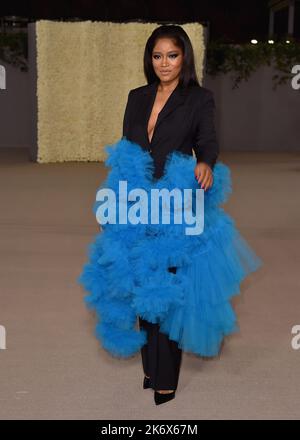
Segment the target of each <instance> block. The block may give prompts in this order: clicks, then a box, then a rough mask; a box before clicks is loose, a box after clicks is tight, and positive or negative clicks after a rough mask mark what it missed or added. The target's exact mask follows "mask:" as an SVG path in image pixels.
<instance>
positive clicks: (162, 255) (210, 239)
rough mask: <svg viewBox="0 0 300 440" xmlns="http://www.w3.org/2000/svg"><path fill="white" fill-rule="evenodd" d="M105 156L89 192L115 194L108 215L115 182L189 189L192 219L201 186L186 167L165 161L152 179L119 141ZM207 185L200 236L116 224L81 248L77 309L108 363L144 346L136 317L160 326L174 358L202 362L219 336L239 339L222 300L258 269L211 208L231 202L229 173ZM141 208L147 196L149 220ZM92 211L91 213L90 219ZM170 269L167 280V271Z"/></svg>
mask: <svg viewBox="0 0 300 440" xmlns="http://www.w3.org/2000/svg"><path fill="white" fill-rule="evenodd" d="M105 150H106V152H107V153H108V156H107V159H106V161H105V165H106V166H108V167H110V168H111V169H110V171H109V173H108V176H107V178H106V180H105V181H104V182H103V184H102V185H101V186H100V187H99V188H98V189H103V188H109V189H111V190H113V191H114V194H115V195H116V204H117V212H118V208H119V205H120V204H122V201H121V202H119V198H118V196H119V191H120V186H119V182H120V181H126V185H127V191H128V192H130V191H131V190H132V189H135V188H140V189H142V190H143V191H145V193H146V194H150V191H151V189H158V190H159V189H163V188H167V189H168V190H170V191H171V190H172V189H174V188H179V189H181V190H182V189H187V188H189V189H192V192H193V212H195V211H194V206H195V190H196V189H199V188H200V186H199V184H198V182H197V181H196V179H195V177H194V167H195V159H194V157H192V156H189V155H186V154H183V153H180V152H178V151H174V152H172V153H170V154H169V155H168V157H167V161H166V164H165V172H164V175H163V176H162V177H161V178H160V179H154V178H153V177H152V176H153V172H154V164H153V159H152V157H151V155H150V154H149V152H147V151H146V150H143V149H142V148H141V147H140V146H139V145H138V144H135V143H133V142H131V141H128V140H127V139H126V138H122V139H121V140H119V141H118V142H117V143H116V144H114V145H108V146H106V147H105ZM213 176H214V182H213V186H212V187H211V188H209V189H208V190H207V191H205V192H204V230H203V232H202V233H201V234H198V235H187V234H186V233H184V230H186V229H185V228H186V226H187V223H185V222H184V221H183V222H182V223H181V224H175V223H174V224H173V223H172V222H171V224H163V223H161V222H160V223H158V224H151V223H150V217H149V216H148V222H147V223H138V224H133V223H132V222H127V223H126V224H121V223H118V216H117V222H116V223H115V224H114V223H113V222H110V223H106V224H103V225H102V226H101V227H102V231H100V232H99V233H98V234H97V235H96V236H95V239H94V241H93V243H91V244H89V245H88V262H87V263H85V264H84V266H83V269H82V272H81V274H80V276H79V277H78V278H77V281H78V283H79V284H81V285H82V286H83V287H84V289H85V290H86V291H87V292H89V294H88V295H86V296H85V297H84V301H85V304H86V305H87V307H88V308H89V309H90V310H95V312H96V314H97V319H98V322H97V325H96V330H95V335H96V337H97V338H98V339H99V340H100V341H101V343H102V346H103V348H104V349H106V350H107V351H108V352H109V353H110V354H112V355H113V356H116V357H129V356H133V355H134V354H135V353H137V352H138V351H139V349H140V348H141V347H142V346H143V345H144V344H145V343H146V341H147V340H146V333H145V331H144V330H142V329H139V328H138V327H137V317H138V316H140V317H141V318H143V319H146V320H147V321H150V322H153V323H159V324H160V331H161V332H163V333H166V334H167V335H168V337H169V339H172V340H175V341H177V342H178V345H179V347H180V348H181V349H183V350H184V351H186V352H191V353H194V354H196V355H201V356H215V355H217V354H218V353H219V350H220V346H221V343H222V340H223V338H224V336H226V335H229V334H231V333H234V332H237V331H239V327H238V324H237V318H236V315H235V312H234V310H233V308H232V305H231V303H230V299H231V298H232V297H233V296H234V295H238V294H239V293H240V283H241V282H242V280H243V279H244V278H245V277H246V276H247V275H248V274H250V273H251V272H254V271H256V270H257V269H258V268H259V267H260V266H261V265H262V260H261V259H260V258H259V257H258V256H257V255H256V254H255V253H254V251H253V250H252V249H251V248H250V247H249V245H248V244H247V242H246V241H245V240H244V238H243V237H242V236H241V235H240V233H239V231H238V229H237V228H236V226H235V223H234V220H233V219H232V218H231V217H230V216H229V215H228V214H227V213H226V212H225V211H224V210H223V209H222V208H221V207H220V205H221V204H223V203H224V202H226V201H227V200H228V197H229V195H230V194H231V192H232V189H231V177H230V170H229V168H228V167H227V166H226V165H224V164H222V163H220V162H217V163H216V165H215V167H214V170H213ZM150 200H151V198H150V196H149V198H148V201H149V206H148V208H149V211H148V213H149V212H150ZM127 203H128V207H132V206H133V202H132V201H129V202H127ZM100 205H101V202H100V201H96V202H95V203H94V206H93V212H94V213H95V215H96V213H97V210H98V208H99V206H100ZM171 219H174V217H172V214H171ZM189 226H190V225H189ZM174 266H175V267H176V268H177V270H176V273H175V274H174V273H173V272H170V271H169V270H168V268H169V267H174Z"/></svg>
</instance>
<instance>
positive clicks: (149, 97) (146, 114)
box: [141, 81, 187, 146]
mask: <svg viewBox="0 0 300 440" xmlns="http://www.w3.org/2000/svg"><path fill="white" fill-rule="evenodd" d="M158 84H159V83H158V81H156V82H153V83H151V84H149V85H148V86H146V87H145V89H144V91H143V95H144V96H143V99H144V105H143V107H142V109H141V112H142V117H143V120H144V124H143V125H144V133H145V137H146V140H147V144H148V145H149V146H151V145H153V140H154V135H155V133H156V132H157V130H158V127H159V125H160V124H161V122H162V121H163V120H164V118H166V117H167V116H168V115H169V114H170V113H171V112H173V111H174V110H175V109H176V108H177V107H178V106H179V105H182V104H183V103H184V100H185V98H186V95H187V89H183V88H180V87H179V86H178V85H177V87H175V89H174V90H173V92H172V93H171V95H170V96H169V98H168V99H167V101H166V103H165V105H164V107H163V108H162V110H161V111H160V112H159V114H158V117H157V120H156V124H155V127H154V131H153V135H152V138H151V142H149V138H148V122H149V118H150V115H151V111H152V108H153V105H154V101H155V97H156V93H157V88H158Z"/></svg>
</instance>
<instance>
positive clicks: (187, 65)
mask: <svg viewBox="0 0 300 440" xmlns="http://www.w3.org/2000/svg"><path fill="white" fill-rule="evenodd" d="M159 38H171V39H172V40H174V44H175V46H177V47H180V48H181V50H182V52H183V63H182V68H181V71H180V76H179V86H180V87H188V86H190V85H198V86H199V85H200V84H199V81H198V78H197V74H196V69H195V59H194V51H193V46H192V43H191V40H190V39H189V36H188V35H187V33H186V32H185V30H184V29H183V28H182V27H181V26H178V25H174V24H167V25H162V26H159V27H157V28H156V29H154V31H153V32H152V34H151V35H150V37H149V38H148V40H147V43H146V46H145V51H144V74H145V76H146V79H147V82H148V84H152V83H153V82H155V81H159V78H158V76H157V75H156V73H155V71H154V69H153V66H152V51H153V48H154V46H155V44H156V42H157V40H158V39H159Z"/></svg>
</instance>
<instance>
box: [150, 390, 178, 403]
mask: <svg viewBox="0 0 300 440" xmlns="http://www.w3.org/2000/svg"><path fill="white" fill-rule="evenodd" d="M174 398H175V390H174V391H172V393H165V394H162V393H159V392H158V391H154V401H155V403H156V405H160V404H161V403H165V402H168V401H169V400H171V399H174Z"/></svg>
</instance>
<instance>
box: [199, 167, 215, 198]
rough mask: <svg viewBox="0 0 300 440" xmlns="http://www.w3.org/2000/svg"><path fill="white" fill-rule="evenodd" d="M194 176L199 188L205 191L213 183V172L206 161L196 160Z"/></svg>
mask: <svg viewBox="0 0 300 440" xmlns="http://www.w3.org/2000/svg"><path fill="white" fill-rule="evenodd" d="M194 173H195V178H196V179H197V181H198V183H199V184H201V188H202V189H204V191H206V190H207V189H208V188H210V187H211V186H212V184H213V179H214V178H213V172H212V169H211V167H210V166H209V165H208V164H207V163H206V162H198V163H197V165H196V166H195V169H194Z"/></svg>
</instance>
